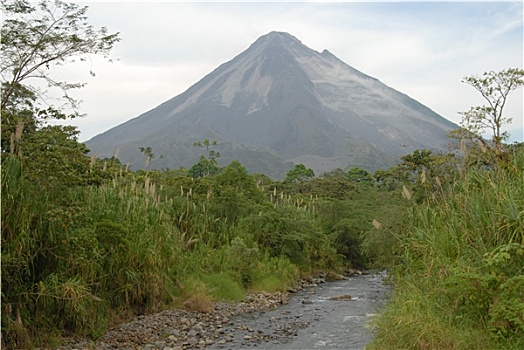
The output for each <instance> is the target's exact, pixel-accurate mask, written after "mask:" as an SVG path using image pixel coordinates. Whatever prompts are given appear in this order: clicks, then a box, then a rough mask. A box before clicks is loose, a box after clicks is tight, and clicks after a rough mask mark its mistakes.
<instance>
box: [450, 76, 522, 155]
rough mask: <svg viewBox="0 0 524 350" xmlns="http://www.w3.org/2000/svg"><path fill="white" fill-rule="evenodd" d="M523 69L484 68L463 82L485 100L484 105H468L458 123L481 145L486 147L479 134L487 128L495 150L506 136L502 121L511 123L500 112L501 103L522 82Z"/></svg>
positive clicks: (501, 111) (502, 106)
mask: <svg viewBox="0 0 524 350" xmlns="http://www.w3.org/2000/svg"><path fill="white" fill-rule="evenodd" d="M523 78H524V70H522V69H520V68H508V69H505V70H502V71H500V72H494V71H490V72H485V73H484V74H483V75H482V76H481V77H478V76H470V77H465V78H464V79H463V80H462V82H463V83H466V84H469V85H471V86H473V87H474V88H475V89H476V90H477V91H478V92H480V94H481V95H482V97H483V98H484V99H485V100H486V101H487V103H488V104H487V105H483V106H475V107H471V109H470V110H469V111H467V112H461V113H460V114H462V115H463V117H462V121H461V123H460V124H461V126H462V127H463V128H464V129H466V130H467V131H469V132H471V133H472V134H473V135H475V138H476V139H478V140H479V141H480V142H481V143H483V145H484V146H485V147H487V148H489V146H488V144H487V143H486V142H485V141H484V140H483V139H482V136H481V134H482V133H483V132H484V131H486V129H487V130H490V131H491V133H492V141H493V145H494V146H495V147H496V149H497V150H501V149H502V141H504V140H506V139H507V138H508V135H507V133H506V132H502V127H503V125H504V124H505V123H510V122H511V120H512V119H511V118H510V117H506V116H504V115H503V111H504V107H505V105H506V102H507V98H508V95H509V93H510V92H512V91H514V90H515V89H518V88H519V87H521V86H523V85H524V79H523Z"/></svg>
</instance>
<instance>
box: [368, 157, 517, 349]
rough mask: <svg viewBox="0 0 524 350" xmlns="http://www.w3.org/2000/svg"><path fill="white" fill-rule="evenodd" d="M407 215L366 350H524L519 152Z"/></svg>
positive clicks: (475, 171) (472, 172)
mask: <svg viewBox="0 0 524 350" xmlns="http://www.w3.org/2000/svg"><path fill="white" fill-rule="evenodd" d="M428 198H429V199H428V200H427V201H426V203H423V204H420V205H415V206H413V207H412V208H411V210H410V211H409V217H408V223H409V226H410V229H409V230H408V232H406V233H405V234H404V235H402V236H401V238H400V245H401V246H402V254H401V263H400V265H399V266H398V268H397V269H396V272H395V274H394V277H395V294H394V297H393V300H392V302H391V303H390V304H389V305H388V306H387V308H386V310H385V311H384V312H383V313H382V314H381V315H380V316H379V317H378V318H377V319H376V320H375V326H376V330H377V337H376V339H375V341H374V343H373V344H372V345H371V346H370V349H383V348H395V349H397V348H398V349H400V348H402V349H497V348H501V349H520V348H522V347H523V346H524V288H523V287H524V152H523V151H520V152H518V153H516V154H514V155H513V158H512V161H511V162H510V163H509V164H507V165H506V166H504V167H494V168H491V169H470V170H469V171H468V172H467V173H466V174H464V175H463V178H460V179H457V180H456V181H455V182H454V183H453V184H452V185H451V186H450V187H449V188H448V189H446V190H445V191H444V195H443V196H428Z"/></svg>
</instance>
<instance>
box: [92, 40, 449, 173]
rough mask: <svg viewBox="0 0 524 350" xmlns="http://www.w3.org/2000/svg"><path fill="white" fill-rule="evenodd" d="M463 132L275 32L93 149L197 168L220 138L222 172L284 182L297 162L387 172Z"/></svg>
mask: <svg viewBox="0 0 524 350" xmlns="http://www.w3.org/2000/svg"><path fill="white" fill-rule="evenodd" d="M456 127H457V126H456V125H455V124H453V123H452V122H450V121H448V120H446V119H444V118H443V117H441V116H440V115H438V114H437V113H435V112H433V111H432V110H430V109H429V108H427V107H425V106H424V105H422V104H421V103H419V102H417V101H415V100H414V99H412V98H410V97H408V96H406V95H405V94H402V93H400V92H398V91H396V90H394V89H392V88H390V87H388V86H386V85H384V84H383V83H381V82H380V81H379V80H377V79H375V78H372V77H370V76H367V75H366V74H364V73H361V72H359V71H358V70H356V69H354V68H352V67H350V66H349V65H347V64H346V63H344V62H342V61H341V60H339V59H338V58H337V57H335V56H334V55H333V54H332V53H330V52H329V51H327V50H324V51H323V52H321V53H319V52H317V51H315V50H312V49H310V48H308V47H307V46H305V45H303V44H302V43H301V42H300V41H299V40H298V39H297V38H295V37H294V36H292V35H290V34H287V33H282V32H271V33H269V34H267V35H264V36H262V37H260V38H259V39H257V40H256V41H255V42H254V43H253V44H251V46H250V47H249V48H248V49H247V50H245V51H243V52H242V53H240V54H239V55H238V56H236V57H235V58H233V59H232V60H231V61H229V62H226V63H224V64H222V65H220V66H219V67H218V68H216V69H215V70H214V71H212V72H211V73H209V74H208V75H206V76H205V77H204V78H202V79H201V80H200V81H199V82H197V83H196V84H194V85H193V86H191V87H190V88H189V89H188V90H186V91H185V92H184V93H182V94H180V95H178V96H176V97H174V98H172V99H170V100H168V101H166V102H164V103H163V104H161V105H160V106H158V107H156V108H154V109H152V110H150V111H149V112H146V113H144V114H142V115H140V116H138V117H136V118H134V119H131V120H129V121H127V122H125V123H123V124H121V125H118V126H116V127H114V128H112V129H110V130H108V131H106V132H104V133H102V134H100V135H97V136H95V137H94V138H92V139H91V140H89V141H87V142H86V145H87V146H88V148H90V149H91V152H92V153H93V154H96V155H97V156H99V157H106V156H107V157H110V156H112V155H113V154H114V153H115V150H116V149H119V150H120V153H119V155H120V156H119V158H120V160H121V161H122V162H123V163H124V164H125V163H128V162H129V163H130V164H131V165H132V166H133V168H134V169H136V168H140V167H142V166H144V163H145V161H144V156H143V155H142V154H141V152H140V150H139V148H140V147H151V149H152V150H153V152H154V153H155V154H156V155H157V156H160V155H161V156H162V157H157V158H155V160H154V161H153V162H151V167H153V168H158V169H164V168H171V169H175V168H179V167H187V168H189V167H191V166H192V165H193V164H195V163H196V162H197V161H198V159H199V156H200V155H201V154H202V150H201V149H198V148H194V147H193V146H192V145H193V143H194V142H196V141H202V140H203V139H209V140H216V141H217V142H218V145H217V146H215V149H216V150H217V151H219V152H220V153H221V154H222V156H221V158H219V163H220V164H221V165H225V164H228V163H229V162H230V161H232V160H234V159H237V160H239V161H240V162H241V163H242V164H243V165H244V166H245V167H246V168H247V169H248V170H249V171H250V172H259V173H263V174H266V175H268V176H270V177H273V178H283V177H284V176H285V174H286V173H287V171H289V170H290V169H292V168H293V167H294V165H295V164H300V163H302V164H304V165H305V166H307V167H309V168H311V169H313V170H314V171H315V174H317V175H320V174H322V172H325V171H330V170H333V169H336V168H341V169H347V168H351V167H362V168H365V169H368V170H375V169H378V168H386V167H388V166H391V165H393V164H395V163H396V162H398V160H399V157H400V156H402V155H404V154H408V153H412V152H413V151H414V150H415V149H433V150H440V149H443V147H444V146H445V144H446V142H447V138H446V135H447V133H448V132H449V131H450V130H452V129H454V128H456Z"/></svg>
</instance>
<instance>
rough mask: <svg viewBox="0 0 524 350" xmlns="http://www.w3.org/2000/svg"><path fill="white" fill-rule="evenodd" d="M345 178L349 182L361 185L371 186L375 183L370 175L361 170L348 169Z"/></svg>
mask: <svg viewBox="0 0 524 350" xmlns="http://www.w3.org/2000/svg"><path fill="white" fill-rule="evenodd" d="M347 177H348V179H349V180H350V181H351V182H357V183H360V184H362V185H369V186H373V183H374V182H375V180H374V179H373V177H372V176H371V174H370V173H369V172H367V171H366V170H364V169H362V168H351V169H349V170H348V172H347Z"/></svg>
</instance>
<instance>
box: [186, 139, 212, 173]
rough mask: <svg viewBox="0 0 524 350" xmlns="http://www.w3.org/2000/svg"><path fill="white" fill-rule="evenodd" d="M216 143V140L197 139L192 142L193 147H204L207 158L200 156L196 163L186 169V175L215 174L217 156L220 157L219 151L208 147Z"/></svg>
mask: <svg viewBox="0 0 524 350" xmlns="http://www.w3.org/2000/svg"><path fill="white" fill-rule="evenodd" d="M216 145H218V143H217V141H216V140H213V141H209V139H204V141H198V142H194V143H193V147H205V148H206V152H207V158H206V157H205V156H200V159H199V161H198V163H197V164H195V165H193V166H192V167H191V169H189V171H188V176H191V177H203V176H207V175H212V174H217V173H218V172H219V170H220V169H219V168H218V162H217V158H220V152H217V151H215V150H212V149H210V147H211V146H216Z"/></svg>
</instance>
